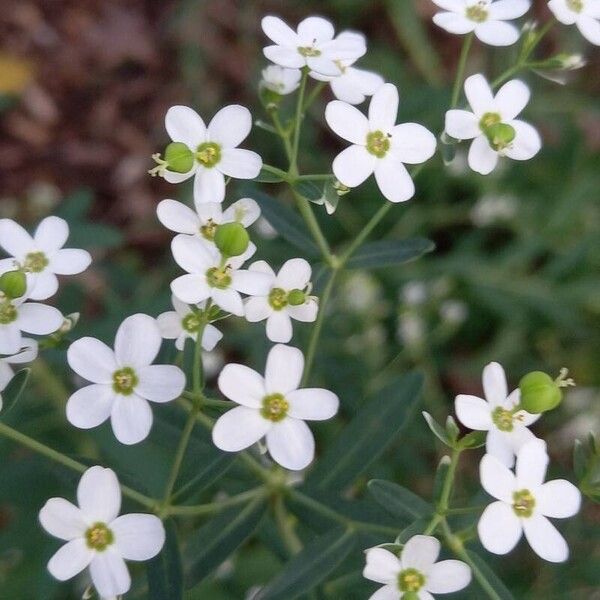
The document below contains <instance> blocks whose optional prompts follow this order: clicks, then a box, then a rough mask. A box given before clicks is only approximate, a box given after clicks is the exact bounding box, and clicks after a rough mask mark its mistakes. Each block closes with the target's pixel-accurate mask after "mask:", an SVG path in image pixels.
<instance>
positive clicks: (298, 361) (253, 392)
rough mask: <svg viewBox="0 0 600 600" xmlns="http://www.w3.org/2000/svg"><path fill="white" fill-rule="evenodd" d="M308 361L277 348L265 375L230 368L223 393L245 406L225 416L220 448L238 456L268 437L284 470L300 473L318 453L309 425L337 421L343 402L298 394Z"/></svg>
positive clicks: (310, 391)
mask: <svg viewBox="0 0 600 600" xmlns="http://www.w3.org/2000/svg"><path fill="white" fill-rule="evenodd" d="M303 370H304V356H303V355H302V352H300V350H298V349H297V348H292V347H290V346H283V345H281V344H277V345H276V346H273V348H272V349H271V351H270V352H269V356H268V357H267V366H266V369H265V376H264V377H262V375H259V374H258V373H257V372H256V371H253V370H252V369H249V368H248V367H246V366H244V365H238V364H229V365H226V366H225V368H224V369H223V370H222V371H221V374H220V375H219V389H220V390H221V392H222V393H223V394H224V395H225V396H226V397H227V398H229V399H230V400H233V402H236V403H237V404H240V405H241V406H238V407H236V408H234V409H232V410H230V411H229V412H226V413H225V414H224V415H222V416H221V417H220V418H219V420H218V421H217V422H216V424H215V427H214V429H213V441H214V443H215V445H216V446H217V447H218V448H220V449H221V450H225V451H226V452H238V451H240V450H244V448H248V447H249V446H251V445H252V444H254V443H256V442H258V441H259V440H260V439H261V438H263V437H266V442H267V449H268V450H269V453H270V454H271V457H272V458H273V460H274V461H275V462H277V463H279V464H280V465H281V466H282V467H285V468H286V469H290V470H292V471H300V470H302V469H304V468H305V467H307V466H308V465H309V464H310V463H311V462H312V460H313V458H314V454H315V440H314V438H313V435H312V432H311V431H310V429H309V428H308V426H307V425H306V423H305V422H304V421H305V420H308V421H323V420H325V419H330V418H331V417H333V416H334V415H335V414H336V413H337V411H338V406H339V400H338V397H337V396H336V395H335V394H334V393H332V392H330V391H328V390H324V389H320V388H306V389H298V386H299V385H300V380H301V378H302V372H303Z"/></svg>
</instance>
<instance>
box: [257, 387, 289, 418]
mask: <svg viewBox="0 0 600 600" xmlns="http://www.w3.org/2000/svg"><path fill="white" fill-rule="evenodd" d="M289 408H290V405H289V403H288V401H287V400H286V399H285V398H284V397H283V395H282V394H270V395H269V396H265V397H264V398H263V401H262V408H261V409H260V414H261V415H262V416H263V417H264V418H265V419H268V420H269V421H273V423H278V422H279V421H282V420H283V419H285V417H286V416H287V413H288V410H289Z"/></svg>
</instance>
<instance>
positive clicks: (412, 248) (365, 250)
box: [347, 238, 435, 269]
mask: <svg viewBox="0 0 600 600" xmlns="http://www.w3.org/2000/svg"><path fill="white" fill-rule="evenodd" d="M434 248H435V245H434V243H433V242H432V241H431V240H427V239H425V238H411V239H407V240H381V241H378V242H371V243H370V244H365V245H364V246H361V247H360V248H359V249H358V250H357V251H356V253H355V254H354V255H353V256H351V257H350V259H349V260H348V263H347V266H348V268H349V269H373V268H378V267H389V266H393V265H401V264H404V263H407V262H410V261H412V260H416V259H417V258H419V257H421V256H423V254H427V253H428V252H431V251H433V249H434Z"/></svg>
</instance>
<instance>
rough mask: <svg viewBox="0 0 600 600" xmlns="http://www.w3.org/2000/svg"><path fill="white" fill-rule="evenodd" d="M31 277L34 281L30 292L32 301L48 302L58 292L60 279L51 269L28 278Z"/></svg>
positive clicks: (30, 275)
mask: <svg viewBox="0 0 600 600" xmlns="http://www.w3.org/2000/svg"><path fill="white" fill-rule="evenodd" d="M30 277H31V281H32V287H31V291H30V292H29V299H30V300H47V299H48V298H50V297H52V296H54V294H56V292H57V291H58V278H57V277H56V275H55V274H54V273H52V272H51V270H50V268H47V269H45V270H44V271H43V272H42V273H37V274H29V275H28V277H27V278H28V279H29V278H30Z"/></svg>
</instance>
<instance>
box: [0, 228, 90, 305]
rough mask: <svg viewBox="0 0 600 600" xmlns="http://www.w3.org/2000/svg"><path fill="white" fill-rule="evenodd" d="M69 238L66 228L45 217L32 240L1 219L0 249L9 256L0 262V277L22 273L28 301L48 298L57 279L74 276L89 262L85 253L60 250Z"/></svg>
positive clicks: (52, 293) (55, 288)
mask: <svg viewBox="0 0 600 600" xmlns="http://www.w3.org/2000/svg"><path fill="white" fill-rule="evenodd" d="M68 237H69V226H68V225H67V222H66V221H65V220H64V219H61V218H60V217H46V218H45V219H44V220H43V221H42V222H41V223H40V224H39V225H38V227H37V229H36V230H35V233H34V235H33V237H32V236H31V235H29V234H28V233H27V231H25V229H23V227H21V226H20V225H19V224H18V223H15V221H13V220H11V219H0V246H2V248H3V249H4V250H5V251H6V252H7V254H10V256H11V258H5V259H2V260H0V274H2V273H5V272H6V271H12V270H14V269H22V270H23V271H24V272H25V273H26V274H27V283H28V288H29V292H28V296H29V298H31V299H32V300H46V299H47V298H50V296H53V295H54V294H55V293H56V291H57V290H58V279H57V278H56V276H57V275H76V274H77V273H81V272H82V271H85V270H86V269H87V268H88V267H89V266H90V263H91V262H92V257H91V256H90V254H89V252H86V251H85V250H79V249H76V248H63V246H64V245H65V242H66V241H67V238H68Z"/></svg>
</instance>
